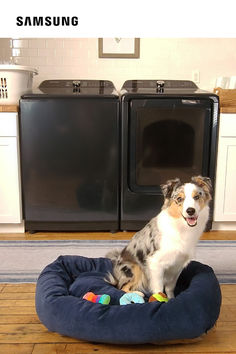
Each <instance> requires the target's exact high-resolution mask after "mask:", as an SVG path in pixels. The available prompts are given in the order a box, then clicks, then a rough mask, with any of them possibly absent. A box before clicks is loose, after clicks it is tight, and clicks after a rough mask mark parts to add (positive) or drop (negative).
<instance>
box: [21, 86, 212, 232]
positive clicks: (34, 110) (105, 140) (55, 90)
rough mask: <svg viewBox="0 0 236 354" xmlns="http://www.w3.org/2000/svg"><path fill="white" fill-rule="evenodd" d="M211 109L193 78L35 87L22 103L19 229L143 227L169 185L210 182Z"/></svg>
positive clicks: (61, 229) (80, 229)
mask: <svg viewBox="0 0 236 354" xmlns="http://www.w3.org/2000/svg"><path fill="white" fill-rule="evenodd" d="M218 111H219V101H218V96H216V95H214V94H212V93H209V92H204V91H201V90H199V89H198V87H197V86H196V85H195V84H194V83H193V82H191V81H183V80H180V81H176V80H165V81H160V80H158V81H156V80H130V81H126V82H125V83H124V85H123V87H122V89H121V93H120V96H119V95H118V93H117V92H116V90H115V87H114V85H113V84H112V82H110V81H103V80H47V81H44V82H42V83H41V85H40V86H39V88H38V90H37V91H34V92H31V93H26V94H24V95H23V96H22V98H21V100H20V148H21V171H22V191H23V192H22V193H23V211H24V219H25V227H26V230H28V231H31V232H32V231H40V230H51V231H53V230H55V231H63V230H65V231H77V230H78V231H82V230H88V231H92V230H94V231H95V230H96V231H102V230H108V231H117V230H138V229H140V228H141V227H142V226H143V225H144V224H145V223H146V222H147V221H148V220H149V219H150V218H151V217H153V216H154V215H156V214H157V213H158V212H159V211H160V208H161V205H162V202H163V197H162V194H161V190H160V184H162V183H164V182H165V181H166V180H167V179H170V178H175V177H180V178H181V179H182V180H183V181H188V180H190V178H191V176H193V175H199V174H201V175H204V176H209V177H210V178H212V180H213V182H214V177H215V162H216V146H217V131H218ZM211 222H212V213H211V218H210V222H209V226H208V228H210V227H211Z"/></svg>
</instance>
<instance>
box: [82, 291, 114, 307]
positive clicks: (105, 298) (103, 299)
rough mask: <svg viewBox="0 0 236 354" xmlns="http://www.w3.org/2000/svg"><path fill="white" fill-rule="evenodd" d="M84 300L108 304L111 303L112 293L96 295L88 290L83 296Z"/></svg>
mask: <svg viewBox="0 0 236 354" xmlns="http://www.w3.org/2000/svg"><path fill="white" fill-rule="evenodd" d="M83 299H84V300H88V301H91V302H94V303H96V304H102V305H108V304H109V303H110V300H111V298H110V295H106V294H103V295H95V294H94V293H92V292H88V293H86V294H85V295H84V296H83Z"/></svg>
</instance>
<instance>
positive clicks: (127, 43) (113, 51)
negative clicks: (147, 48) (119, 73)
mask: <svg viewBox="0 0 236 354" xmlns="http://www.w3.org/2000/svg"><path fill="white" fill-rule="evenodd" d="M98 54H99V58H139V55H140V39H139V38H99V39H98Z"/></svg>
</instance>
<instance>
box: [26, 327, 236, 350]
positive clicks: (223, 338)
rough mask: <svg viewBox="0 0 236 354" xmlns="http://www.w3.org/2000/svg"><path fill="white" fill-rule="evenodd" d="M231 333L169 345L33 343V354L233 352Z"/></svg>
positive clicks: (210, 335)
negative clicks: (193, 341) (189, 342)
mask: <svg viewBox="0 0 236 354" xmlns="http://www.w3.org/2000/svg"><path fill="white" fill-rule="evenodd" d="M231 335H232V333H227V332H221V333H220V332H219V333H216V332H215V333H209V334H208V335H206V336H205V337H204V339H203V340H202V341H200V342H197V343H193V344H171V345H151V344H146V345H138V346H135V345H130V346H127V345H112V344H99V343H96V344H94V343H86V342H85V343H83V342H80V343H68V344H66V345H65V343H63V344H56V345H55V344H47V345H45V344H43V345H42V344H35V347H34V350H33V354H42V353H43V354H46V353H47V354H49V353H50V354H54V353H57V354H59V353H70V354H78V353H79V354H80V353H81V354H82V353H87V354H88V353H89V354H90V353H94V352H100V353H102V354H103V353H104V354H105V353H109V354H118V353H123V354H124V353H127V354H128V353H149V354H152V353H186V354H187V353H202V354H203V353H204V354H206V353H214V354H216V353H235V351H234V349H235V340H233V341H232V340H231Z"/></svg>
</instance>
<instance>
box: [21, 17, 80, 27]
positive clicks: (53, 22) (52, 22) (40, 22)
mask: <svg viewBox="0 0 236 354" xmlns="http://www.w3.org/2000/svg"><path fill="white" fill-rule="evenodd" d="M78 23H79V19H78V17H76V16H73V17H69V16H67V17H65V16H46V17H43V16H38V17H37V16H32V17H29V16H26V17H23V16H18V17H17V18H16V25H17V26H78Z"/></svg>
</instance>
